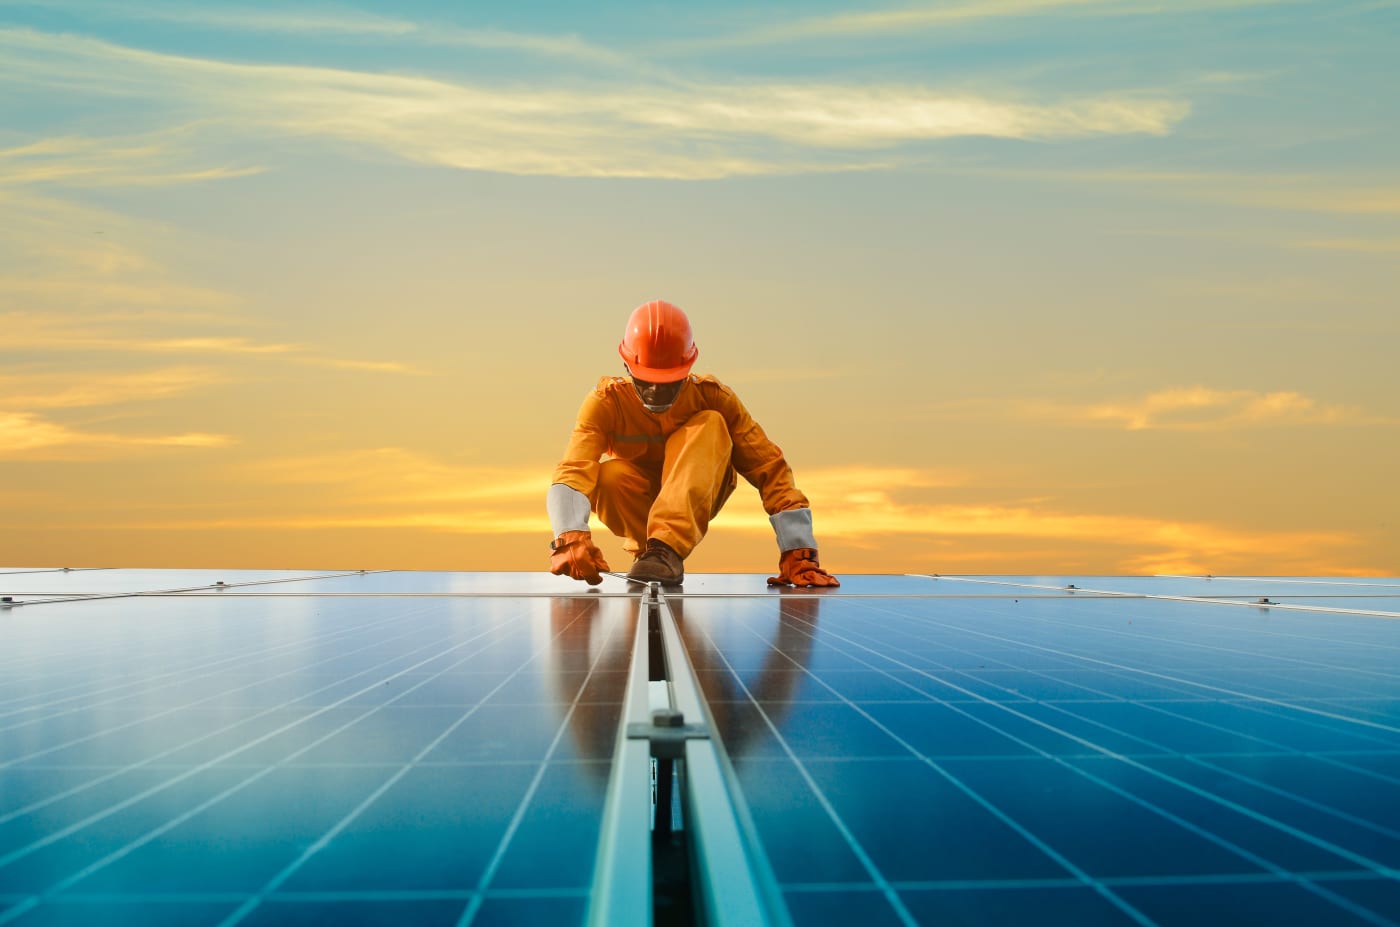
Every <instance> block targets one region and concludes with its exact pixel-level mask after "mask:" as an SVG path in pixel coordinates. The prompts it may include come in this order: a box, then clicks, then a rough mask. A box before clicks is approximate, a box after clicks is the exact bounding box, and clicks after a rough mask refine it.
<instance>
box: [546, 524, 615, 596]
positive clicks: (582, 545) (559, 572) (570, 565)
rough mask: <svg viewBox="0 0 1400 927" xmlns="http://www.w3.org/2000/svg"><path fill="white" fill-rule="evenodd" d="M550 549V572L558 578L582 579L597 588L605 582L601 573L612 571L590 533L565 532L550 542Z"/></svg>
mask: <svg viewBox="0 0 1400 927" xmlns="http://www.w3.org/2000/svg"><path fill="white" fill-rule="evenodd" d="M549 549H550V550H551V551H552V553H551V554H550V555H549V572H551V573H553V574H555V575H556V576H568V577H570V578H572V579H581V580H583V581H584V582H586V583H588V585H590V586H596V585H598V584H599V583H601V582H602V581H603V577H602V576H601V575H599V571H601V570H611V569H612V567H610V566H608V561H606V560H604V559H603V552H602V551H601V550H599V549H598V546H597V545H596V544H594V543H593V534H592V532H589V531H565V532H564V533H563V534H561V535H559V536H558V537H557V538H555V539H554V540H553V541H552V542H550V545H549Z"/></svg>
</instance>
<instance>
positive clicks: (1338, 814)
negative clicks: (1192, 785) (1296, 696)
mask: <svg viewBox="0 0 1400 927" xmlns="http://www.w3.org/2000/svg"><path fill="white" fill-rule="evenodd" d="M1181 756H1182V758H1183V759H1185V760H1186V761H1188V762H1190V763H1194V764H1196V765H1197V766H1201V767H1204V768H1206V769H1209V770H1211V771H1212V772H1217V773H1220V774H1222V775H1225V776H1229V777H1230V778H1232V779H1237V780H1239V781H1240V782H1244V783H1246V784H1248V785H1249V786H1250V787H1252V788H1255V789H1260V790H1262V791H1265V792H1271V793H1273V794H1275V795H1277V796H1279V797H1280V798H1286V799H1288V800H1289V801H1293V802H1297V803H1299V804H1301V805H1306V806H1307V807H1309V808H1312V809H1313V810H1315V811H1319V812H1322V813H1323V814H1327V815H1330V816H1332V817H1335V818H1340V819H1341V820H1344V821H1347V822H1349V823H1351V824H1354V825H1356V826H1357V827H1361V828H1364V829H1366V830H1370V831H1374V832H1375V833H1377V834H1380V835H1381V836H1383V837H1389V838H1390V839H1392V840H1400V830H1397V829H1396V828H1393V827H1386V826H1385V825H1384V824H1381V823H1379V822H1377V821H1374V820H1371V819H1370V818H1366V817H1362V816H1360V815H1356V814H1352V813H1350V812H1349V811H1346V810H1344V809H1341V808H1337V807H1334V806H1332V805H1328V804H1325V803H1323V802H1320V801H1316V800H1314V799H1312V798H1309V797H1308V796H1306V795H1299V794H1298V793H1296V792H1291V791H1289V790H1287V789H1283V788H1280V787H1278V786H1275V785H1272V784H1270V783H1268V782H1265V781H1264V780H1262V779H1258V778H1255V777H1253V776H1247V775H1245V774H1243V773H1241V772H1239V771H1238V770H1234V769H1230V768H1228V767H1225V766H1221V765H1219V764H1218V763H1212V762H1211V761H1210V760H1209V759H1208V758H1206V757H1204V756H1201V755H1199V754H1181ZM1318 759H1319V760H1322V761H1324V762H1325V761H1327V760H1329V759H1331V758H1330V757H1327V756H1319V757H1318ZM1339 765H1342V766H1343V767H1344V768H1347V769H1351V770H1354V771H1356V772H1358V773H1363V774H1364V773H1366V772H1367V771H1366V770H1364V769H1358V768H1356V767H1348V766H1345V764H1339ZM1386 781H1387V782H1388V784H1391V785H1395V784H1398V783H1397V780H1395V779H1387V780H1386ZM1370 862H1372V863H1374V865H1373V866H1371V867H1370V868H1373V869H1376V870H1377V871H1387V872H1390V873H1393V872H1394V871H1395V870H1394V869H1393V868H1391V867H1388V866H1386V865H1385V864H1384V863H1381V862H1379V861H1374V860H1373V861H1370Z"/></svg>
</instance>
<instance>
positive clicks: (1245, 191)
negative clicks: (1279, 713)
mask: <svg viewBox="0 0 1400 927" xmlns="http://www.w3.org/2000/svg"><path fill="white" fill-rule="evenodd" d="M1397 46H1400V0H1213V2H1208V0H1174V2H1145V0H942V2H924V3H918V2H910V3H900V2H898V0H890V2H880V0H870V2H858V0H844V2H838V0H816V2H802V3H776V2H767V3H748V2H743V3H740V2H727V0H722V2H714V3H706V4H691V3H655V2H653V3H643V2H632V0H627V2H624V0H602V2H598V3H590V4H574V3H564V2H537V3H524V4H492V5H488V4H462V3H444V2H430V0H403V2H393V3H390V2H384V0H379V2H369V0H360V2H354V0H327V2H324V3H296V2H286V0H283V2H278V3H275V4H274V3H252V2H240V3H224V2H220V0H211V2H201V3H199V4H189V3H183V2H174V0H171V2H159V0H30V2H24V0H0V358H2V359H3V365H2V366H0V511H3V512H4V515H5V523H4V527H3V529H2V530H0V566H7V567H60V566H70V567H89V566H111V567H124V566H125V567H133V566H151V567H172V568H175V567H201V568H202V567H209V568H225V569H237V568H285V569H422V570H439V569H443V570H543V569H546V568H547V566H548V551H547V543H548V541H549V537H550V528H549V523H548V519H547V517H546V515H545V510H544V495H545V490H546V488H547V487H548V484H549V482H550V475H551V472H552V470H553V467H554V465H555V463H556V462H557V460H558V458H559V456H560V454H561V453H562V452H563V450H564V446H565V443H566V441H567V439H568V435H569V431H570V429H571V427H572V425H573V421H574V416H575V413H576V412H577V410H578V407H579V403H580V402H581V401H582V399H583V397H584V395H585V394H586V393H587V392H588V391H589V390H590V389H591V388H592V386H593V384H594V383H595V382H596V381H597V378H598V377H600V376H604V375H613V374H618V373H620V372H621V371H620V365H619V361H618V356H617V353H616V346H617V342H618V340H619V339H620V338H621V335H622V329H623V326H624V323H625V321H626V319H627V316H628V314H629V313H630V311H631V309H632V308H633V307H635V306H636V305H638V304H640V303H642V302H645V301H647V300H650V299H657V298H660V299H667V300H670V301H672V302H674V303H676V304H678V305H680V306H681V307H682V308H684V309H685V310H686V311H687V313H688V314H689V315H690V318H691V321H692V324H693V326H694V330H695V337H696V342H697V344H698V346H699V349H700V358H699V361H698V363H697V365H696V368H695V370H696V372H697V373H711V374H714V375H715V376H717V377H719V378H720V379H721V380H722V381H724V382H725V383H727V384H728V385H729V386H731V387H732V388H733V389H734V390H735V391H736V392H737V393H738V395H739V396H740V398H741V399H742V400H743V402H744V403H745V405H746V406H747V407H748V409H749V411H750V412H751V413H753V415H754V417H755V418H756V419H757V420H758V421H759V422H760V423H761V424H762V425H763V427H764V428H765V430H766V431H767V432H768V434H769V436H770V437H771V438H773V439H774V440H775V441H776V442H777V443H778V444H779V445H780V446H781V447H782V448H783V449H784V451H785V453H786V454H787V457H788V460H789V462H790V463H791V464H792V466H793V469H794V472H795V475H796V479H797V483H798V485H799V487H800V488H802V489H803V490H804V491H805V492H806V494H807V495H808V497H809V498H810V499H811V503H812V509H813V515H814V522H815V528H816V536H817V540H818V542H819V545H820V550H821V559H822V562H823V564H824V565H825V566H826V567H828V568H829V569H831V570H832V571H833V572H835V573H836V574H837V575H840V574H841V573H842V572H850V573H905V572H909V573H1014V574H1027V573H1029V574H1043V575H1055V574H1080V575H1084V574H1094V573H1106V574H1120V573H1132V574H1140V573H1209V574H1215V575H1225V574H1249V575H1256V574H1257V575H1385V576H1396V575H1400V492H1397V489H1396V480H1395V476H1394V473H1395V470H1396V466H1397V461H1400V364H1397V362H1396V357H1397V347H1400V297H1397V293H1400V94H1397V93H1396V87H1397V86H1400V54H1397V51H1400V48H1397ZM595 537H597V538H598V539H599V541H600V544H601V546H602V548H603V550H604V551H605V553H607V554H608V556H609V559H610V561H611V563H612V565H613V567H614V568H616V569H626V568H627V566H628V565H629V563H630V559H629V558H628V557H627V556H626V555H625V554H623V553H622V551H621V547H620V545H619V544H618V543H617V542H616V541H615V540H614V539H612V538H611V537H610V536H608V534H607V531H606V529H602V528H601V527H599V528H597V529H596V531H595ZM776 562H777V548H776V545H775V543H774V539H773V534H772V530H771V528H770V527H769V525H768V522H767V518H766V516H765V515H764V513H763V511H762V508H761V505H760V503H759V499H758V496H757V493H756V492H754V491H753V490H752V489H751V488H750V487H748V486H747V485H741V487H740V489H739V491H737V492H736V493H735V495H734V496H733V497H732V499H731V500H730V502H729V503H728V505H727V506H726V508H725V510H724V511H723V512H722V513H721V514H720V516H719V517H718V518H717V519H716V520H715V522H714V523H713V524H712V526H711V531H710V534H709V536H708V537H707V538H706V539H705V541H704V542H703V543H702V544H701V546H700V547H699V548H698V549H697V550H696V551H695V552H694V553H693V554H692V556H691V558H690V560H689V561H688V562H687V568H688V569H689V570H690V571H692V572H705V571H736V572H745V573H760V572H771V570H772V569H773V568H774V567H775V566H776Z"/></svg>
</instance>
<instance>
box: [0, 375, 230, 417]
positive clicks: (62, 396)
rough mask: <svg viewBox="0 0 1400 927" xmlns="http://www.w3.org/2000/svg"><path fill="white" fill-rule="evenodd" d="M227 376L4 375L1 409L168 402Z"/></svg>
mask: <svg viewBox="0 0 1400 927" xmlns="http://www.w3.org/2000/svg"><path fill="white" fill-rule="evenodd" d="M224 379H225V378H224V376H223V375H221V374H219V373H217V372H215V371H211V370H201V369H199V368H195V367H169V368H165V369H161V370H146V371H141V372H138V373H81V374H76V375H75V374H73V373H66V372H65V373H62V374H58V373H50V374H35V375H28V376H15V375H8V376H5V375H0V409H73V408H87V407H93V406H106V405H118V404H121V403H127V402H144V401H149V400H152V399H168V398H170V397H172V396H178V395H182V394H184V393H187V392H190V391H192V390H195V389H198V388H200V387H203V386H209V385H212V384H215V383H221V382H224Z"/></svg>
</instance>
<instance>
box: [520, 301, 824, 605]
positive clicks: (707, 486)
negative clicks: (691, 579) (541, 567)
mask: <svg viewBox="0 0 1400 927" xmlns="http://www.w3.org/2000/svg"><path fill="white" fill-rule="evenodd" d="M618 353H619V354H621V355H622V363H623V368H624V370H625V371H626V374H627V375H626V376H625V377H617V376H605V377H603V378H602V379H600V380H599V381H598V386H597V388H595V389H594V390H593V392H591V393H589V394H588V396H587V397H586V398H585V399H584V400H583V406H582V408H580V409H579V413H578V422H577V423H576V424H575V425H574V432H573V435H572V436H571V437H570V439H569V446H568V449H567V450H566V451H565V453H564V459H563V460H562V461H561V462H560V464H559V466H558V467H556V468H555V470H554V480H553V484H552V485H551V486H550V487H549V492H548V495H547V497H546V503H547V508H548V510H549V520H550V525H551V528H552V530H553V532H554V540H553V542H551V544H550V550H551V552H552V553H551V556H550V572H551V573H555V574H558V575H564V576H571V577H573V578H574V579H580V580H584V581H585V582H587V583H589V584H591V585H597V584H598V583H601V582H602V581H603V578H602V575H601V574H602V573H603V572H604V571H606V570H608V569H609V567H608V564H607V561H606V560H605V559H604V558H603V553H602V551H601V550H599V549H598V547H597V545H596V544H594V543H593V535H592V533H591V532H590V530H589V527H588V517H589V514H590V513H593V512H596V513H597V514H598V520H599V521H601V522H602V523H603V524H604V525H606V526H607V527H608V530H610V531H611V532H612V533H613V534H615V535H617V536H618V537H620V538H622V549H623V550H625V551H627V552H628V553H630V554H632V555H633V556H634V557H636V562H635V563H633V565H632V568H631V569H630V570H629V571H628V573H627V578H628V579H631V580H636V581H638V582H656V583H662V584H667V585H676V584H679V583H680V582H681V580H682V579H684V577H685V559H686V557H688V556H690V552H691V551H693V550H694V549H695V546H696V545H697V544H699V543H700V540H701V539H702V538H703V537H704V536H705V531H706V529H707V528H708V527H709V524H710V520H711V519H712V518H714V517H715V515H716V514H717V513H718V512H719V510H720V508H721V507H722V506H723V505H724V503H725V501H726V500H727V499H728V498H729V494H730V493H731V492H733V491H734V487H735V485H736V484H737V482H738V480H737V478H736V474H737V475H738V476H743V477H744V479H746V480H748V481H749V482H750V483H752V484H753V485H754V487H755V488H757V489H758V493H759V496H760V497H761V499H762V501H763V508H764V510H765V511H766V512H767V513H768V520H769V521H770V522H771V523H772V525H773V530H774V531H775V532H776V534H777V539H778V550H779V557H778V575H777V576H773V577H770V578H769V579H768V583H769V584H770V585H774V586H778V585H791V586H839V585H841V584H840V582H838V581H837V579H836V577H834V576H832V575H831V574H830V573H828V572H827V571H826V570H824V569H822V567H821V565H820V564H819V563H818V561H817V542H816V539H815V538H814V537H813V535H812V510H811V508H809V506H808V503H807V497H806V496H804V495H803V494H802V493H801V492H800V491H799V490H798V488H797V486H796V485H795V484H794V482H793V477H792V468H791V467H789V466H788V463H787V461H786V460H785V459H784V458H783V452H782V449H781V448H779V447H778V446H777V445H776V444H774V443H773V442H772V441H770V440H769V439H768V436H767V435H766V434H764V433H763V429H762V428H760V427H759V426H758V423H757V422H755V421H754V420H753V418H752V417H751V416H750V415H749V413H748V410H746V409H745V408H744V405H743V403H741V402H740V401H739V397H738V396H736V395H734V392H733V391H732V390H731V389H729V387H727V386H725V385H724V384H723V383H721V382H720V381H719V380H717V379H715V378H714V377H712V376H709V375H695V374H692V373H691V372H690V368H691V367H692V366H693V365H694V364H695V358H696V357H697V356H698V355H699V351H698V350H697V349H696V347H695V340H694V338H693V337H692V335H691V330H690V320H689V319H687V318H686V315H685V313H684V312H682V311H681V310H680V308H679V307H678V306H675V305H672V304H671V303H668V302H664V301H662V300H652V301H651V302H647V303H643V304H642V305H640V306H638V307H637V308H636V309H635V310H633V311H632V315H631V317H630V318H629V319H628V320H627V328H626V330H625V331H624V332H623V336H622V343H621V344H619V345H618Z"/></svg>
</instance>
